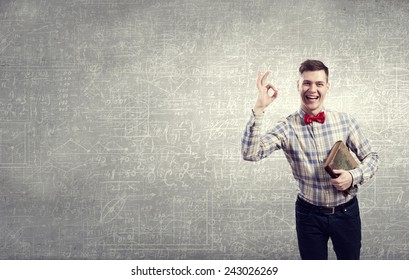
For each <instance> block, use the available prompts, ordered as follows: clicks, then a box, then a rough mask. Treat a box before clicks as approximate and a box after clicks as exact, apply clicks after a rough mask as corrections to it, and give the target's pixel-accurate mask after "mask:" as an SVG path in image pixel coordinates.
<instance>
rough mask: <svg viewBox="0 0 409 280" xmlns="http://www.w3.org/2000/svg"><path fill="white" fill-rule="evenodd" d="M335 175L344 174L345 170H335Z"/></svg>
mask: <svg viewBox="0 0 409 280" xmlns="http://www.w3.org/2000/svg"><path fill="white" fill-rule="evenodd" d="M333 171H334V173H335V174H341V173H342V172H344V170H342V169H333Z"/></svg>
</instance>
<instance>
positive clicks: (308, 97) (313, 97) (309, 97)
mask: <svg viewBox="0 0 409 280" xmlns="http://www.w3.org/2000/svg"><path fill="white" fill-rule="evenodd" d="M305 98H306V99H310V100H314V99H318V98H319V96H309V95H307V96H305Z"/></svg>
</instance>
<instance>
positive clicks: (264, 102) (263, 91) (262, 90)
mask: <svg viewBox="0 0 409 280" xmlns="http://www.w3.org/2000/svg"><path fill="white" fill-rule="evenodd" d="M269 74H270V72H269V71H267V72H266V73H265V74H264V75H263V77H262V78H261V73H260V71H258V73H257V89H258V97H257V101H256V104H255V105H254V108H253V110H254V112H255V113H256V114H260V113H262V112H263V111H264V110H265V109H266V108H267V106H268V105H270V104H271V102H273V101H274V99H276V98H277V95H278V91H277V89H276V88H275V87H274V86H273V85H272V84H266V80H267V77H268V75H269ZM270 89H271V90H272V92H271V91H270Z"/></svg>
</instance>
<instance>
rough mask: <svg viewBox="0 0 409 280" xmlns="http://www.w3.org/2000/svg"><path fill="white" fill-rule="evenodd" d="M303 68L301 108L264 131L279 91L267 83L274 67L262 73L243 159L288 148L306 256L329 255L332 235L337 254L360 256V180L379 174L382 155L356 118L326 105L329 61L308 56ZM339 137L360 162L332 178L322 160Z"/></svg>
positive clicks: (303, 255) (300, 237) (300, 244)
mask: <svg viewBox="0 0 409 280" xmlns="http://www.w3.org/2000/svg"><path fill="white" fill-rule="evenodd" d="M299 72H300V79H299V80H298V81H297V88H298V91H299V93H300V97H301V108H300V109H299V110H298V111H297V112H295V113H293V114H291V115H289V116H288V117H287V118H285V119H284V120H282V121H280V122H278V123H277V124H276V125H275V126H274V127H272V128H271V129H269V130H268V131H267V132H265V133H263V134H262V133H261V131H260V127H261V124H262V120H263V115H264V111H265V109H266V108H267V107H268V106H269V105H270V104H271V103H272V102H273V101H274V100H275V99H276V98H277V96H278V91H277V89H276V88H275V87H274V86H273V85H272V84H269V83H267V82H266V80H267V77H268V75H269V72H266V73H265V74H264V75H263V77H262V78H261V74H260V72H259V73H258V78H257V88H258V97H257V100H256V103H255V105H254V108H253V109H252V114H251V117H250V120H249V122H248V123H247V126H246V129H245V131H244V135H243V139H242V154H243V158H244V159H245V160H250V161H258V160H261V159H263V158H265V157H267V156H269V155H270V154H271V153H272V152H274V151H276V150H279V149H282V150H283V151H284V153H285V156H286V158H287V160H288V162H289V164H290V166H291V168H292V173H293V175H294V178H295V179H296V181H297V183H298V186H299V194H298V197H297V201H296V211H295V213H296V230H297V239H298V247H299V251H300V256H301V258H302V259H328V240H329V238H331V240H332V243H333V247H334V251H335V254H336V256H337V259H359V258H360V249H361V220H360V214H359V206H358V201H357V198H356V194H357V185H360V184H362V183H364V182H365V181H367V180H368V179H369V178H371V177H372V176H373V175H374V173H375V172H376V170H377V168H378V154H377V153H376V152H375V151H374V150H373V149H372V147H371V145H370V143H369V141H368V139H367V138H366V137H365V136H364V134H363V133H362V130H361V128H360V126H359V124H358V123H357V121H356V120H355V119H354V118H353V117H351V116H349V115H347V114H345V113H339V112H335V111H332V110H328V109H326V108H324V100H325V97H326V95H327V92H328V90H329V88H330V84H329V83H328V68H327V67H326V66H325V65H324V63H322V62H321V61H318V60H306V61H304V62H303V63H302V64H301V66H300V68H299ZM338 140H342V141H344V143H345V144H346V145H347V146H348V148H349V149H350V150H351V151H352V152H353V153H354V154H355V155H356V156H357V158H358V159H359V161H360V164H359V166H358V168H355V169H353V170H349V171H346V170H335V173H336V174H337V175H338V177H337V178H335V179H332V178H331V177H330V175H329V174H327V172H326V171H325V169H324V167H323V165H324V161H325V159H326V158H327V156H328V154H329V152H330V150H331V148H332V146H333V145H334V144H335V142H337V141H338Z"/></svg>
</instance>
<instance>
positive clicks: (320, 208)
mask: <svg viewBox="0 0 409 280" xmlns="http://www.w3.org/2000/svg"><path fill="white" fill-rule="evenodd" d="M356 200H357V199H356V196H354V198H352V199H351V200H350V201H348V202H346V203H343V204H341V205H337V206H334V207H325V206H317V205H314V204H311V203H309V202H307V201H305V200H303V199H302V198H300V197H298V198H297V204H298V205H300V206H302V207H304V208H308V209H309V210H312V211H314V212H317V213H321V214H325V215H332V214H335V213H337V212H339V211H344V210H345V208H346V207H348V206H351V205H352V204H354V203H355V202H356Z"/></svg>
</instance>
